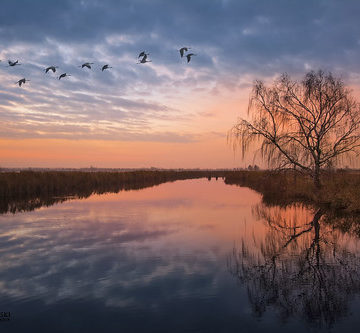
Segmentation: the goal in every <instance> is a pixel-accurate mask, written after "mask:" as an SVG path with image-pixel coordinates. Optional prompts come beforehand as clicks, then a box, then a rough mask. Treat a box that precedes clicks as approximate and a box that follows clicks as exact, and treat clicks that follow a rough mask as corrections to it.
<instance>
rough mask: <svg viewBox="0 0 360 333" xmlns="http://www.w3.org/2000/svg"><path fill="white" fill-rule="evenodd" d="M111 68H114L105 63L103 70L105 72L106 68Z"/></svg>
mask: <svg viewBox="0 0 360 333" xmlns="http://www.w3.org/2000/svg"><path fill="white" fill-rule="evenodd" d="M109 68H112V67H110V66H109V65H107V64H106V65H104V66H102V68H101V71H102V72H103V71H104V70H105V69H109Z"/></svg>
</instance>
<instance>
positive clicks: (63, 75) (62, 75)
mask: <svg viewBox="0 0 360 333" xmlns="http://www.w3.org/2000/svg"><path fill="white" fill-rule="evenodd" d="M67 76H71V75H70V74H66V73H63V74H61V75H60V76H59V80H61V79H62V78H63V77H67Z"/></svg>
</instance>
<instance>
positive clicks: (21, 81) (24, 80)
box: [15, 78, 30, 87]
mask: <svg viewBox="0 0 360 333" xmlns="http://www.w3.org/2000/svg"><path fill="white" fill-rule="evenodd" d="M28 81H30V80H26V79H25V78H23V79H21V80H19V81H17V82H15V84H18V85H19V87H21V85H22V84H25V82H28Z"/></svg>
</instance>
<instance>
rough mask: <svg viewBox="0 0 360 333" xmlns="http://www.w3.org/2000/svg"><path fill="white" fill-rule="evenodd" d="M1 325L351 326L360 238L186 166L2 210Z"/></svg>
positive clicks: (149, 328)
mask: <svg viewBox="0 0 360 333" xmlns="http://www.w3.org/2000/svg"><path fill="white" fill-rule="evenodd" d="M0 228H1V229H0V312H1V311H7V312H8V311H10V313H11V321H9V322H4V321H0V331H1V332H264V331H266V332H289V331H290V330H291V331H292V332H304V331H314V332H317V331H324V332H325V331H331V332H340V331H341V332H353V331H354V328H356V327H359V325H360V316H359V315H358V312H359V310H360V299H359V297H358V294H359V292H360V265H359V263H360V259H359V258H360V242H359V240H358V237H357V236H355V235H353V234H352V233H342V232H340V231H337V230H335V229H334V227H333V224H332V223H330V222H326V221H325V219H324V216H322V214H321V213H320V212H313V211H311V210H308V209H305V208H303V207H300V206H293V207H290V208H287V209H282V208H279V207H271V208H269V207H266V206H264V205H263V204H262V203H261V196H260V195H259V194H257V193H256V192H254V191H252V190H250V189H248V188H240V187H235V186H229V185H225V184H224V183H223V182H222V181H220V180H219V181H214V180H212V181H210V182H209V181H207V180H186V181H177V182H174V183H166V184H162V185H160V186H157V187H152V188H147V189H143V190H137V191H124V192H120V193H117V194H105V195H94V196H92V197H90V198H88V199H84V200H72V201H67V202H64V203H61V204H56V205H54V206H52V207H46V208H41V209H38V210H36V211H33V212H25V213H17V214H4V215H1V216H0Z"/></svg>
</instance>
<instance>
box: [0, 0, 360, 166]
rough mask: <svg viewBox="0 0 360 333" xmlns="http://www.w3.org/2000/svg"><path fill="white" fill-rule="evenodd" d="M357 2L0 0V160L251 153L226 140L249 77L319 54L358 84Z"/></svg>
mask: <svg viewBox="0 0 360 333" xmlns="http://www.w3.org/2000/svg"><path fill="white" fill-rule="evenodd" d="M359 15H360V2H359V1H357V0H346V1H343V0H337V1H336V0H317V1H315V0H314V1H310V0H306V1H305V0H304V1H295V0H274V1H268V0H181V1H180V0H151V1H150V0H61V1H60V0H36V1H35V0H14V1H6V2H2V3H1V11H0V60H2V61H1V62H0V167H89V166H94V167H114V168H122V167H124V168H129V167H133V168H138V167H163V168H177V167H179V168H197V167H200V168H234V167H243V166H246V165H248V164H252V163H255V162H256V163H259V164H260V162H259V160H258V159H255V160H254V158H253V156H254V155H253V154H252V153H251V154H250V155H248V156H247V157H246V158H245V159H242V156H241V154H240V153H234V152H233V150H232V147H231V145H229V144H228V143H227V133H228V131H229V130H230V129H231V127H232V126H233V125H234V124H235V123H236V121H237V119H238V118H239V117H245V118H246V117H247V116H248V115H247V104H248V100H249V94H250V92H251V87H252V84H253V82H254V80H256V79H260V80H264V81H265V82H268V83H271V82H272V81H273V80H274V79H275V78H276V77H277V76H279V75H280V74H281V73H284V72H286V73H288V74H290V75H291V76H292V77H293V78H301V77H302V76H303V75H304V74H305V73H306V72H307V71H309V70H318V69H320V68H321V69H323V70H326V71H331V72H333V73H334V74H336V75H338V76H341V77H342V78H343V80H344V81H345V83H346V84H347V85H349V86H350V87H351V88H352V89H353V94H354V95H355V96H358V95H359V92H360V89H359V86H360V25H359V21H358V18H359ZM184 46H187V47H190V48H191V49H190V50H189V52H191V53H194V54H195V56H193V57H192V59H191V61H190V62H189V63H187V61H186V59H185V58H181V57H180V54H179V49H180V48H181V47H184ZM141 51H146V52H148V53H149V56H148V59H149V60H151V62H148V63H146V64H137V62H138V54H139V53H140V52H141ZM8 60H12V61H15V60H19V63H21V65H20V66H15V67H9V66H8V64H7V61H8ZM85 62H92V63H94V64H93V65H92V68H91V69H87V68H83V69H82V68H80V67H79V65H81V64H83V63H85ZM104 64H109V65H110V66H111V67H112V68H110V69H108V70H105V71H103V72H102V71H101V67H102V66H103V65H104ZM51 65H56V66H58V69H57V72H56V73H51V72H49V73H47V74H45V73H44V69H45V68H46V67H48V66H51ZM61 73H68V74H70V75H71V76H70V77H66V78H63V79H61V80H58V79H57V77H58V76H59V74H61ZM23 77H25V78H26V79H29V80H30V82H26V84H25V85H23V86H22V87H19V86H18V85H16V84H15V82H17V81H18V80H19V79H21V78H23Z"/></svg>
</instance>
